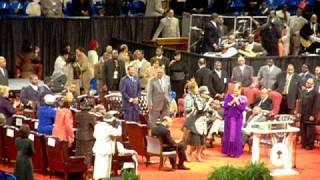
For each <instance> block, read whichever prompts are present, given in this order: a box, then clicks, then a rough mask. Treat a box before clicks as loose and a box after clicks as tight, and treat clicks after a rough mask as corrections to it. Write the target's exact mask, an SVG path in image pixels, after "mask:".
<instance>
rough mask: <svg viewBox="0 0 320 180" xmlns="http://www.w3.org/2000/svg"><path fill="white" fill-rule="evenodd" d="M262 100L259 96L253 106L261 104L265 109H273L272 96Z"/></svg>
mask: <svg viewBox="0 0 320 180" xmlns="http://www.w3.org/2000/svg"><path fill="white" fill-rule="evenodd" d="M261 100H262V99H261V98H258V99H257V100H256V102H254V103H253V104H252V106H251V107H252V108H254V107H255V106H259V107H260V108H261V109H263V110H268V111H270V110H272V100H271V99H270V98H267V99H266V100H264V101H262V102H261ZM260 102H261V103H260Z"/></svg>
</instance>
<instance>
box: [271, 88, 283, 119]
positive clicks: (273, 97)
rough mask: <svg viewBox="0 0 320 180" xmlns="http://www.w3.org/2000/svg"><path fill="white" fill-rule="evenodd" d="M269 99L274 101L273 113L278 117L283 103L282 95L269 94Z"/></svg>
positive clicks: (272, 92)
mask: <svg viewBox="0 0 320 180" xmlns="http://www.w3.org/2000/svg"><path fill="white" fill-rule="evenodd" d="M269 97H270V98H271V100H272V110H271V111H272V113H273V114H274V115H277V114H278V113H279V111H280V105H281V101H282V95H281V94H280V93H279V92H277V91H271V92H269Z"/></svg>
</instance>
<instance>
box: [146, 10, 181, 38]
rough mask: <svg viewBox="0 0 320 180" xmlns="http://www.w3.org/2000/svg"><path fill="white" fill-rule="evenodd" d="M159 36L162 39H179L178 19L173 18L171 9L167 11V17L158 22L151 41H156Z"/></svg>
mask: <svg viewBox="0 0 320 180" xmlns="http://www.w3.org/2000/svg"><path fill="white" fill-rule="evenodd" d="M160 34H161V35H162V37H163V38H168V37H180V27H179V19H177V18H175V17H174V11H173V10H172V9H169V10H168V12H167V16H166V17H164V18H162V19H161V20H160V24H159V26H158V28H157V30H156V32H155V33H154V35H153V38H152V40H155V39H157V38H158V37H159V35H160Z"/></svg>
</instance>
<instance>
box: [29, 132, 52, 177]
mask: <svg viewBox="0 0 320 180" xmlns="http://www.w3.org/2000/svg"><path fill="white" fill-rule="evenodd" d="M28 138H29V139H30V140H31V141H33V144H34V147H35V152H34V155H33V156H32V164H33V168H34V170H40V171H42V172H45V171H46V168H47V164H48V163H47V162H48V159H47V156H46V151H45V138H44V135H42V134H39V133H37V132H35V131H31V133H30V134H29V137H28Z"/></svg>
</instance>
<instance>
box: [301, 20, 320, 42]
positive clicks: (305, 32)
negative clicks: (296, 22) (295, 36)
mask: <svg viewBox="0 0 320 180" xmlns="http://www.w3.org/2000/svg"><path fill="white" fill-rule="evenodd" d="M314 33H316V34H319V33H320V24H318V23H317V24H316V32H313V29H311V24H310V23H306V24H304V26H302V28H301V29H300V36H301V37H302V38H303V39H305V40H309V37H310V36H311V35H313V34H314Z"/></svg>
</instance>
